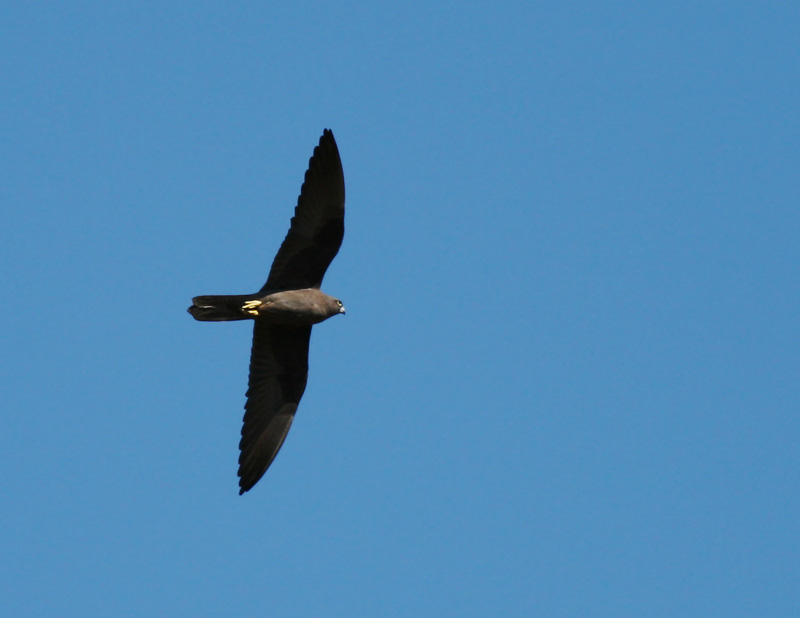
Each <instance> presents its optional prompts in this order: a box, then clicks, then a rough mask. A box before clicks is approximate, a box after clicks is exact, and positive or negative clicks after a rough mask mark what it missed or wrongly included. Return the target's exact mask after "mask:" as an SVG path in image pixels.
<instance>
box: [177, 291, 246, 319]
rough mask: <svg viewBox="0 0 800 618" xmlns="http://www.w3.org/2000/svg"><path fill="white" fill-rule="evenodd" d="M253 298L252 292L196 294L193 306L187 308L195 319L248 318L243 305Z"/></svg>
mask: <svg viewBox="0 0 800 618" xmlns="http://www.w3.org/2000/svg"><path fill="white" fill-rule="evenodd" d="M251 298H253V295H252V294H244V295H239V296H195V297H194V298H193V299H192V306H191V307H189V309H187V311H188V312H189V313H191V314H192V317H194V319H195V320H200V321H201V322H229V321H231V320H246V319H248V316H247V315H246V314H244V313H243V312H242V305H244V303H245V302H246V301H248V300H250V299H251Z"/></svg>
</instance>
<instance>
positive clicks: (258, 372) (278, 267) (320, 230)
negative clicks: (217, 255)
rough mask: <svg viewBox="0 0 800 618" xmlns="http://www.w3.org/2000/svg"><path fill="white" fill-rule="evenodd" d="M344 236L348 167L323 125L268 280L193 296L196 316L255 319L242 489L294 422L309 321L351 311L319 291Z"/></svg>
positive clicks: (241, 460) (192, 310)
mask: <svg viewBox="0 0 800 618" xmlns="http://www.w3.org/2000/svg"><path fill="white" fill-rule="evenodd" d="M343 237H344V172H343V171H342V162H341V159H340V158H339V149H338V148H337V147H336V141H335V140H334V138H333V133H331V131H330V130H328V129H325V130H324V131H323V133H322V137H320V139H319V145H318V146H317V147H316V148H314V153H313V155H312V156H311V159H310V160H309V162H308V171H306V175H305V180H304V182H303V186H302V187H301V189H300V197H299V198H298V199H297V206H296V207H295V209H294V217H292V220H291V225H290V227H289V233H288V234H287V235H286V238H285V239H284V241H283V244H281V247H280V249H279V250H278V253H277V255H276V256H275V259H274V261H273V262H272V268H271V269H270V271H269V276H268V277H267V282H266V283H265V284H264V286H263V287H262V288H261V289H260V290H259V291H258V292H256V293H255V294H244V295H236V296H196V297H195V298H193V299H192V306H191V307H189V309H188V311H189V313H191V314H192V316H193V317H194V319H195V320H199V321H201V322H227V321H233V320H253V322H254V324H253V346H252V349H251V351H250V379H249V382H248V389H247V402H246V403H245V406H244V409H245V413H244V422H243V424H242V439H241V441H240V442H239V451H240V453H239V472H238V474H239V495H242V494H243V493H244V492H246V491H249V490H250V489H252V488H253V486H254V485H255V484H256V483H257V482H258V481H259V479H260V478H261V477H262V476H263V475H264V473H265V472H266V471H267V468H269V466H270V464H271V463H272V462H273V460H274V459H275V456H276V455H277V454H278V451H279V450H280V448H281V446H282V445H283V441H284V440H285V439H286V434H287V433H288V432H289V428H290V427H291V426H292V420H293V419H294V415H295V413H296V412H297V406H298V404H299V403H300V398H301V397H302V396H303V391H305V388H306V381H307V379H308V342H309V338H310V337H311V327H312V326H313V325H314V324H319V323H320V322H323V321H324V320H327V319H328V318H330V317H333V316H334V315H338V314H340V313H342V314H343V313H345V309H344V305H343V304H342V301H340V300H338V299H336V298H334V297H333V296H328V295H327V294H325V293H324V292H322V291H321V290H320V286H321V284H322V278H323V277H324V276H325V271H326V270H327V269H328V266H329V265H330V263H331V261H332V260H333V258H334V257H335V256H336V254H337V253H338V251H339V247H340V246H341V244H342V238H343Z"/></svg>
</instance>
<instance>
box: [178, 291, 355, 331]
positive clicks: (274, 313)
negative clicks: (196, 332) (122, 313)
mask: <svg viewBox="0 0 800 618" xmlns="http://www.w3.org/2000/svg"><path fill="white" fill-rule="evenodd" d="M192 303H193V304H192V306H191V307H189V313H191V314H192V315H193V316H194V318H195V319H196V320H200V321H201V322H220V321H231V320H247V319H257V320H259V321H264V322H268V323H270V324H294V325H301V324H308V325H311V324H319V323H320V322H323V321H325V320H327V319H328V318H331V317H333V316H335V315H336V314H338V313H344V312H345V311H344V307H343V306H342V301H340V300H337V299H335V298H334V297H333V296H328V295H327V294H325V292H321V291H320V290H317V289H315V288H305V289H303V290H284V291H283V292H273V293H272V294H266V295H264V294H248V295H245V296H196V297H195V298H193V299H192Z"/></svg>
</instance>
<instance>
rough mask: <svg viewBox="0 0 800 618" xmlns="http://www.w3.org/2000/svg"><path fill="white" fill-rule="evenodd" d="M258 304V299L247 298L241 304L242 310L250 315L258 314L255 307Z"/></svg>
mask: <svg viewBox="0 0 800 618" xmlns="http://www.w3.org/2000/svg"><path fill="white" fill-rule="evenodd" d="M259 306H261V301H260V300H248V301H247V302H246V303H245V304H244V305H242V311H244V312H245V313H249V314H250V315H255V316H258V311H256V310H255V308H256V307H259Z"/></svg>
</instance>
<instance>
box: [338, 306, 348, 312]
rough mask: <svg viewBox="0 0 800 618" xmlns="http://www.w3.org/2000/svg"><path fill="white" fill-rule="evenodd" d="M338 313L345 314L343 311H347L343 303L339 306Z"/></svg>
mask: <svg viewBox="0 0 800 618" xmlns="http://www.w3.org/2000/svg"><path fill="white" fill-rule="evenodd" d="M339 313H341V314H345V313H347V311H345V310H344V305H342V306H341V307H339Z"/></svg>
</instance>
